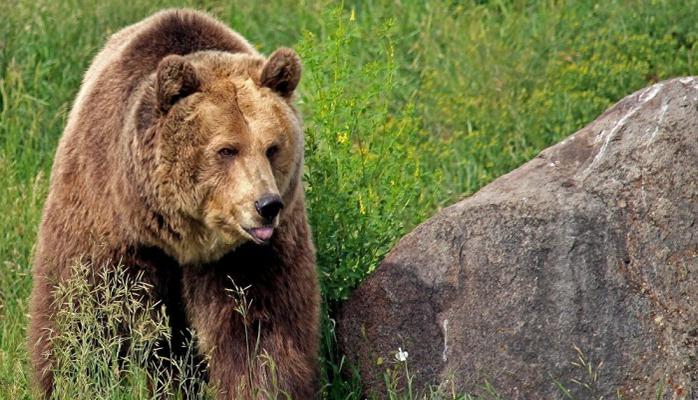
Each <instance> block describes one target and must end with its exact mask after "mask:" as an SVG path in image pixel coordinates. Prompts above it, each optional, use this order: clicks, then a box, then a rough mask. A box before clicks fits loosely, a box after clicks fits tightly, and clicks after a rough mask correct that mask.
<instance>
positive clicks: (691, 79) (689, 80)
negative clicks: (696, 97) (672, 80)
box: [679, 76, 694, 85]
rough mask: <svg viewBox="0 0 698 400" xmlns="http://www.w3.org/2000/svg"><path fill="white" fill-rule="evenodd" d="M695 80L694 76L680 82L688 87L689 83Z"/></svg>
mask: <svg viewBox="0 0 698 400" xmlns="http://www.w3.org/2000/svg"><path fill="white" fill-rule="evenodd" d="M693 81H694V79H693V77H692V76H686V77H683V78H681V79H679V82H681V83H683V84H684V85H688V84H689V83H691V82H693Z"/></svg>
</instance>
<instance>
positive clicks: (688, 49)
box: [0, 0, 698, 399]
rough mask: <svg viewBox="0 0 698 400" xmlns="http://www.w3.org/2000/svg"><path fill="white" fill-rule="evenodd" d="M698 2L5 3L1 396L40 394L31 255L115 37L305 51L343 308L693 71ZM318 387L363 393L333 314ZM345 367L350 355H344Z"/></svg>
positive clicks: (315, 196)
mask: <svg viewBox="0 0 698 400" xmlns="http://www.w3.org/2000/svg"><path fill="white" fill-rule="evenodd" d="M697 3H698V2H696V1H693V0H692V1H671V0H657V1H608V2H599V3H595V2H590V1H578V2H566V1H528V2H527V1H507V0H499V1H497V0H493V1H487V0H481V1H456V0H452V1H428V2H422V1H409V0H403V1H398V0H393V1H390V0H383V1H377V0H375V1H372V0H367V1H345V2H343V3H336V2H331V1H326V0H321V1H317V2H310V1H289V0H271V1H265V2H251V1H238V0H232V1H231V0H226V1H220V0H214V1H193V0H191V1H169V0H157V1H145V0H134V1H132V2H130V3H129V5H128V6H125V5H123V4H121V2H106V1H101V2H94V1H82V0H64V1H47V0H40V1H29V0H19V1H18V2H16V3H15V2H2V3H0V188H2V189H0V207H2V208H1V209H0V211H1V212H0V223H1V226H2V230H1V231H0V233H1V235H2V236H1V237H0V239H1V240H0V398H3V399H4V398H7V399H15V398H27V397H29V389H28V382H27V377H28V373H27V369H26V352H25V349H24V336H25V326H26V323H27V315H26V314H27V297H28V294H29V291H30V288H31V274H30V266H31V255H32V248H33V245H34V241H35V237H36V228H37V224H38V222H39V218H40V214H41V206H42V203H43V200H44V198H45V196H46V190H47V183H48V177H49V172H50V166H51V162H52V157H53V153H54V150H55V146H56V143H57V140H58V138H59V136H60V133H61V131H62V128H63V126H64V123H65V120H66V117H67V113H68V111H69V109H70V106H71V101H72V99H73V98H74V96H75V94H76V92H77V90H78V88H79V85H80V80H81V75H82V73H83V71H84V70H85V69H86V67H87V66H88V64H89V62H90V61H91V58H92V57H93V56H94V55H95V54H96V52H97V51H98V50H99V48H100V46H101V45H102V44H103V43H104V41H105V39H106V37H107V36H108V35H109V34H111V33H113V32H115V31H117V30H118V29H120V28H121V27H123V26H125V25H127V24H130V23H133V22H135V21H138V20H140V19H142V18H144V17H145V16H147V15H149V14H150V13H152V12H154V11H155V10H158V9H162V8H164V7H171V6H188V7H194V8H198V9H204V10H207V11H209V12H210V13H212V14H213V15H215V16H217V17H218V18H220V19H221V20H223V21H224V22H225V23H226V24H228V25H229V26H231V27H233V28H234V29H235V30H237V31H239V32H240V33H242V34H243V35H244V36H245V37H247V38H248V39H249V40H250V41H252V42H253V43H254V44H255V45H256V46H258V48H259V49H260V50H261V51H263V52H265V53H270V52H271V51H273V50H274V49H275V48H276V47H278V46H282V45H284V46H292V47H295V48H296V49H297V50H298V52H299V53H300V55H301V57H302V59H303V61H304V68H305V70H304V77H303V80H302V83H301V88H300V92H301V96H300V102H299V103H300V108H301V110H302V112H303V114H304V118H305V122H306V141H307V144H306V164H307V167H306V174H305V182H306V190H307V197H308V207H309V211H310V218H311V224H312V227H313V230H314V235H315V241H316V244H317V249H318V260H319V269H320V273H321V279H322V284H323V292H324V296H325V299H326V304H327V306H328V307H327V310H328V313H329V316H331V315H332V314H333V312H334V310H335V309H336V307H337V305H338V304H339V302H340V301H341V300H342V299H344V298H346V297H347V296H348V295H349V293H350V291H351V289H352V288H354V287H355V286H356V285H357V284H358V283H359V282H360V281H361V280H362V279H363V278H364V277H365V276H366V275H367V274H368V273H370V272H371V271H372V270H373V269H374V268H375V267H376V266H377V264H378V262H379V261H380V259H381V258H382V257H383V256H384V255H385V253H386V252H387V251H388V250H389V249H390V248H391V246H392V245H394V244H395V242H396V241H397V240H398V239H399V238H400V237H401V236H402V235H403V234H405V233H406V232H407V231H409V229H411V228H413V227H414V226H415V225H416V224H417V223H419V222H421V221H423V220H425V219H426V218H428V216H429V215H431V214H433V213H434V212H435V211H437V210H438V209H439V208H440V207H442V206H444V205H448V204H450V203H452V202H454V201H456V200H457V199H459V198H462V197H463V196H466V195H468V194H471V193H473V192H474V191H475V190H477V189H478V188H480V187H481V186H483V185H485V184H487V183H488V182H490V181H491V180H493V179H494V178H496V177H497V176H500V175H502V174H504V173H506V172H508V171H510V170H512V169H513V168H515V167H517V166H518V165H521V164H522V163H524V162H525V161H526V160H528V159H530V158H532V157H533V156H535V155H536V154H537V152H539V151H540V150H542V149H543V148H545V147H547V146H549V145H551V144H553V143H555V142H557V141H559V140H561V139H562V138H564V137H565V136H567V135H569V134H571V133H573V132H574V131H576V130H577V129H579V128H581V127H582V126H584V125H585V124H587V123H589V122H590V121H591V120H593V119H594V118H595V117H596V116H598V115H599V114H600V113H601V112H602V111H603V110H604V109H606V108H607V107H608V106H610V105H611V104H613V103H614V102H616V101H618V100H619V99H621V98H622V97H623V96H625V95H627V94H629V93H631V92H633V91H635V90H637V89H639V88H641V87H644V86H646V85H648V84H651V83H653V82H655V81H657V80H661V79H666V78H670V77H674V76H680V75H690V74H692V73H693V72H694V71H695V63H696V55H697V49H696V42H697V40H698V24H696V23H695V18H694V15H693V12H694V10H697V9H698V8H696V6H697V5H698V4H697ZM325 321H326V322H325V340H324V344H325V346H324V347H325V348H324V351H323V366H324V371H325V376H324V378H323V379H324V384H325V385H326V386H325V389H324V392H323V393H324V394H323V396H324V397H327V398H354V397H355V398H358V396H359V394H358V393H357V391H356V390H357V389H356V387H357V384H358V383H357V382H356V381H353V382H346V381H345V380H343V379H342V378H340V377H339V376H338V370H339V369H340V366H341V365H342V362H341V355H339V354H337V353H336V350H335V348H334V340H333V338H332V333H333V329H332V323H331V322H330V320H329V317H327V318H326V319H325ZM345 368H346V367H345Z"/></svg>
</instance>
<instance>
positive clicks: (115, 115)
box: [28, 10, 320, 399]
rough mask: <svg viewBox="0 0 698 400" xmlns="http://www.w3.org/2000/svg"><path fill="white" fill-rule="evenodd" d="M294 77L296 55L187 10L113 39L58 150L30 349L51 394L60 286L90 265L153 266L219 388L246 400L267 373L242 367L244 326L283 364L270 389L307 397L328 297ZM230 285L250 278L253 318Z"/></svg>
mask: <svg viewBox="0 0 698 400" xmlns="http://www.w3.org/2000/svg"><path fill="white" fill-rule="evenodd" d="M300 74H301V65H300V60H299V58H298V56H297V55H296V53H295V52H293V51H292V50H290V49H286V48H281V49H278V50H277V51H275V52H274V53H273V54H272V55H271V56H270V57H268V58H265V57H263V56H261V55H260V54H259V53H258V52H257V51H256V50H255V49H254V48H253V47H252V46H251V45H250V44H249V43H248V42H247V41H246V40H245V39H244V38H242V37H241V36H240V35H239V34H237V33H235V32H234V31H232V30H230V29H229V28H227V27H226V26H225V25H223V24H222V23H220V22H218V21H216V20H214V19H213V18H211V17H209V16H207V15H205V14H202V13H200V12H196V11H191V10H168V11H163V12H159V13H157V14H155V15H153V16H151V17H149V18H147V19H145V20H143V21H141V22H139V23H137V24H134V25H131V26H129V27H127V28H125V29H123V30H121V31H119V32H117V33H116V34H114V35H113V36H112V37H111V38H110V39H109V41H108V42H107V44H106V46H105V47H104V49H103V50H102V51H101V52H100V53H99V54H98V55H97V56H96V58H95V59H94V61H93V63H92V65H91V66H90V68H89V69H88V71H87V72H86V74H85V77H84V81H83V83H82V87H81V89H80V92H79V94H78V96H77V99H76V101H75V104H74V106H73V109H72V111H71V113H70V116H69V119H68V122H67V125H66V128H65V131H64V133H63V136H62V137H61V140H60V143H59V145H58V149H57V152H56V157H55V161H54V165H53V170H52V174H51V182H50V190H49V195H48V198H47V200H46V204H45V209H44V213H43V219H42V222H41V226H40V230H39V237H38V244H37V248H36V254H35V261H34V269H33V279H34V286H33V291H32V295H31V304H30V315H31V321H30V326H29V330H28V345H29V350H30V354H31V358H32V363H33V367H34V370H35V374H36V379H37V383H38V386H39V387H40V389H41V390H42V392H43V393H44V394H45V395H46V396H47V397H50V396H51V392H52V390H53V375H52V368H53V366H52V362H53V361H52V357H51V339H52V337H53V336H52V333H54V332H55V321H54V317H55V314H56V312H57V307H59V306H58V305H56V303H55V302H54V289H55V287H56V285H57V284H60V283H61V282H64V281H65V280H66V279H68V278H69V277H70V276H71V271H73V270H74V269H73V268H72V266H73V265H74V264H75V263H76V262H77V260H81V261H85V260H86V259H87V261H88V262H89V264H90V265H92V268H95V269H99V268H110V266H114V265H115V264H116V262H115V260H118V262H119V264H121V265H124V266H125V267H126V268H127V270H128V271H129V273H133V274H136V273H140V274H141V275H142V276H144V278H143V279H145V280H146V281H147V283H148V284H150V285H151V286H152V290H150V291H149V292H148V293H149V295H150V296H152V299H151V300H154V301H156V302H161V303H163V304H165V305H166V310H167V312H168V313H169V320H170V323H171V325H172V330H173V332H172V333H173V337H174V336H176V335H178V334H180V333H181V332H183V331H185V330H189V329H191V331H193V332H195V335H196V339H197V343H198V351H199V352H200V354H201V355H202V356H203V357H202V358H205V359H206V361H207V371H206V374H205V376H207V379H208V380H209V381H210V382H211V384H212V385H213V387H214V388H216V390H217V393H218V394H219V398H239V397H250V396H251V394H250V392H249V391H247V392H244V393H240V392H238V391H239V390H240V387H245V384H244V383H243V381H244V380H247V379H249V378H248V375H249V374H248V372H249V371H250V369H251V370H255V369H259V368H262V366H261V365H258V364H259V363H260V361H258V360H256V359H253V360H252V361H251V363H254V365H248V361H247V360H248V358H246V350H245V349H246V344H245V333H246V332H245V329H246V328H245V327H246V326H247V327H252V329H255V332H253V333H252V335H253V337H254V338H258V340H259V342H258V346H259V349H260V350H261V351H264V352H265V353H267V354H268V355H269V356H270V357H271V359H272V360H274V362H275V363H276V374H277V376H276V379H275V382H274V385H275V386H276V389H278V390H279V391H282V392H285V393H287V394H288V395H290V396H291V397H292V398H296V399H308V398H311V397H313V396H314V394H315V390H316V383H317V372H318V371H317V352H318V344H319V328H318V325H319V321H318V319H319V303H320V295H319V288H318V279H317V273H316V267H315V254H314V252H315V250H314V247H313V244H312V241H311V236H310V230H309V227H308V223H307V217H306V210H305V204H304V193H303V188H302V184H301V175H302V173H303V148H304V145H303V132H302V128H301V118H300V116H299V114H298V112H297V110H296V109H295V107H294V105H293V99H294V90H295V89H296V86H297V85H298V82H299V80H300ZM139 276H140V275H139ZM233 282H234V284H235V285H236V286H238V287H249V289H248V291H247V298H248V299H249V300H251V302H250V307H249V310H248V312H247V317H246V319H247V320H246V321H243V317H242V315H241V314H240V313H238V312H236V311H235V307H236V306H237V304H236V302H237V300H236V299H235V297H234V296H230V294H229V293H228V291H229V290H230V289H231V288H232V286H233ZM259 376H261V374H260V375H259ZM252 383H253V385H255V386H259V387H261V388H262V389H264V387H265V385H269V384H270V383H269V382H265V380H264V379H263V378H259V379H258V380H257V381H255V382H252ZM248 386H249V385H248Z"/></svg>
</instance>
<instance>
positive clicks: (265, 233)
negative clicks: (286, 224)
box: [251, 227, 274, 242]
mask: <svg viewBox="0 0 698 400" xmlns="http://www.w3.org/2000/svg"><path fill="white" fill-rule="evenodd" d="M251 231H252V234H253V235H254V236H255V237H256V238H257V239H259V240H261V241H263V242H265V241H267V240H269V238H270V237H271V235H272V234H273V233H274V228H271V227H262V228H254V229H251Z"/></svg>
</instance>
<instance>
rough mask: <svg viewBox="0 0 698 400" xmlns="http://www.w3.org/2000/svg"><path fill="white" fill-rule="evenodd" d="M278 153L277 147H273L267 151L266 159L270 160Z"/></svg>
mask: <svg viewBox="0 0 698 400" xmlns="http://www.w3.org/2000/svg"><path fill="white" fill-rule="evenodd" d="M278 152H279V146H277V145H273V146H271V147H270V148H268V149H267V158H272V157H274V155H275V154H276V153H278Z"/></svg>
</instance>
